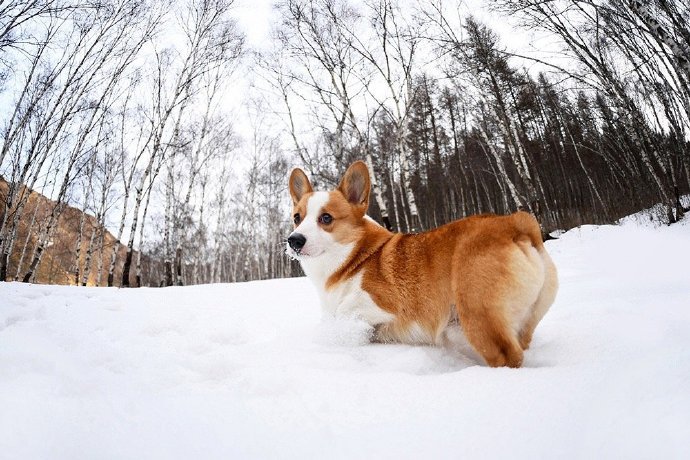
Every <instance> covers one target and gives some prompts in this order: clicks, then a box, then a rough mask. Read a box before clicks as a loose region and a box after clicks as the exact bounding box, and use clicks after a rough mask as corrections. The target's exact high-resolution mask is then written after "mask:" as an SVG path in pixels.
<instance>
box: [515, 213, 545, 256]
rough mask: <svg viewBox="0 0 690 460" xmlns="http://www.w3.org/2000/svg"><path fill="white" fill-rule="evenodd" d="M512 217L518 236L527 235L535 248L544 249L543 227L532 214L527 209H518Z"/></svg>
mask: <svg viewBox="0 0 690 460" xmlns="http://www.w3.org/2000/svg"><path fill="white" fill-rule="evenodd" d="M510 217H511V218H512V220H513V225H514V227H515V230H517V235H516V236H515V237H516V238H520V237H523V236H526V237H527V238H529V240H530V242H531V243H532V246H534V247H535V248H537V249H542V248H543V247H544V241H543V240H542V236H541V227H540V226H539V222H537V219H535V217H534V216H533V215H532V214H530V213H528V212H525V211H518V212H516V213H515V214H513V215H511V216H510Z"/></svg>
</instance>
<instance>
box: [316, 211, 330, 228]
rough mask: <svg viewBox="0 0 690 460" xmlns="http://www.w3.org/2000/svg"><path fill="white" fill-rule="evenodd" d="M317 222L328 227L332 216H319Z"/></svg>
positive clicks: (325, 214) (326, 214)
mask: <svg viewBox="0 0 690 460" xmlns="http://www.w3.org/2000/svg"><path fill="white" fill-rule="evenodd" d="M319 222H321V223H322V224H324V225H328V224H330V223H331V222H333V216H331V215H330V214H328V213H327V212H325V213H323V214H321V217H319Z"/></svg>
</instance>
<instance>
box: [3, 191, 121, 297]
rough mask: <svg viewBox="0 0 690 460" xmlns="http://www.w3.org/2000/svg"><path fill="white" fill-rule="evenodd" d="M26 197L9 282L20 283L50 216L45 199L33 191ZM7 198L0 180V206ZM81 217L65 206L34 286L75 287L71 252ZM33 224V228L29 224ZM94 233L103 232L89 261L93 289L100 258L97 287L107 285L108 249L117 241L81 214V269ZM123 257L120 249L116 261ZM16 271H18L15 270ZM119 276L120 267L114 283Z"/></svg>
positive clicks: (75, 211)
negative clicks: (101, 240) (96, 249)
mask: <svg viewBox="0 0 690 460" xmlns="http://www.w3.org/2000/svg"><path fill="white" fill-rule="evenodd" d="M28 192H29V193H30V195H29V198H28V201H27V204H26V208H25V211H24V213H23V215H22V218H21V220H20V221H19V230H18V235H19V236H18V238H17V241H18V243H17V244H16V245H15V246H14V247H13V250H12V254H11V256H10V266H9V270H8V273H9V279H10V280H14V279H19V280H21V279H22V277H23V275H24V273H25V271H26V269H27V268H28V266H29V264H30V263H31V260H30V258H31V253H32V251H33V250H34V248H35V246H36V242H37V239H38V237H39V234H40V232H41V229H42V228H43V227H42V225H43V224H44V222H45V220H46V218H47V217H48V216H49V215H50V212H51V210H52V208H53V207H54V206H55V202H54V201H52V200H50V199H49V198H47V197H45V196H44V195H41V194H40V193H37V192H35V191H28ZM6 195H7V182H5V181H4V180H3V179H2V178H0V202H4V199H5V196H6ZM2 212H3V211H2V209H0V220H1V219H2ZM81 216H82V211H81V210H79V209H77V208H74V207H71V206H66V207H65V209H64V210H63V211H62V213H60V217H59V218H58V224H57V226H56V227H55V232H54V234H53V235H52V237H51V239H50V241H51V243H50V244H49V246H48V248H47V249H46V251H45V253H44V255H43V259H42V261H41V264H40V265H39V266H38V271H37V274H36V280H35V282H36V283H38V284H69V285H73V284H75V279H74V270H75V262H76V260H75V248H76V244H77V239H78V236H79V223H80V219H81ZM32 220H34V224H33V225H31V224H32ZM94 229H95V230H96V235H98V234H99V232H100V231H102V230H104V231H105V234H104V237H103V248H102V250H101V251H100V252H98V253H97V252H96V251H94V255H93V257H92V260H91V274H90V276H89V281H88V285H89V286H95V285H96V281H97V279H98V259H99V257H104V259H103V268H102V275H101V285H102V286H103V285H106V284H107V279H108V264H109V263H110V255H111V253H112V248H113V245H114V244H115V242H116V241H117V239H116V238H115V237H114V236H113V235H112V234H111V233H110V232H109V231H108V230H107V229H101V226H100V225H99V223H98V221H97V219H96V218H95V217H94V216H92V215H90V214H88V213H87V214H85V221H84V235H85V236H84V238H83V239H82V243H81V254H80V265H81V266H82V267H83V266H84V263H85V259H86V252H87V249H88V246H89V240H90V237H91V232H92V230H94ZM25 245H26V247H27V251H26V255H25V257H24V259H23V260H22V261H21V262H22V263H21V267H19V262H20V259H21V254H22V250H23V249H24V246H25ZM125 253H126V249H125V248H122V247H121V248H120V251H119V252H118V257H119V258H120V259H119V260H123V258H124V256H125ZM18 267H19V270H17V269H18ZM121 276H122V268H121V264H118V265H117V266H116V272H115V279H119V277H121Z"/></svg>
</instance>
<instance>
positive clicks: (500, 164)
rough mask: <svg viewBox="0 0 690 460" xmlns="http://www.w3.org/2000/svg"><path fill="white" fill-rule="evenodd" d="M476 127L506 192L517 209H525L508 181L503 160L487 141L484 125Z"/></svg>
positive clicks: (478, 124) (512, 185) (513, 185)
mask: <svg viewBox="0 0 690 460" xmlns="http://www.w3.org/2000/svg"><path fill="white" fill-rule="evenodd" d="M477 126H478V127H479V131H480V133H481V135H482V138H483V139H484V142H485V143H486V146H487V148H488V149H489V153H491V156H492V157H493V159H494V161H495V163H496V167H498V170H499V171H500V174H501V176H502V177H501V178H502V179H503V181H504V182H505V183H506V185H507V186H508V190H509V191H510V197H511V198H512V199H513V203H514V204H515V206H516V207H517V208H518V209H522V208H524V207H525V203H524V200H523V199H522V197H521V196H520V194H519V193H518V191H517V188H516V187H515V184H513V181H512V180H510V177H509V176H508V172H507V171H506V169H505V165H504V164H503V160H502V159H501V156H500V155H499V154H498V152H497V151H496V148H495V147H494V146H493V144H492V143H491V141H490V140H489V136H488V134H487V132H486V129H485V128H484V125H483V124H482V123H477Z"/></svg>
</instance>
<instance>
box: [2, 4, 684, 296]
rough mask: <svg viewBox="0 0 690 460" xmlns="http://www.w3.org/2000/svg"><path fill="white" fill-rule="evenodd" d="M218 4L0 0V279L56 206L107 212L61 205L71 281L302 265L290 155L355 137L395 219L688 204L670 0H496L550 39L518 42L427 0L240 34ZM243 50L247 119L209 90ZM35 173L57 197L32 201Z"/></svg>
mask: <svg viewBox="0 0 690 460" xmlns="http://www.w3.org/2000/svg"><path fill="white" fill-rule="evenodd" d="M232 3H233V2H232V1H224V0H223V1H221V0H188V1H186V2H183V3H179V4H178V5H177V8H175V11H170V9H169V8H167V7H166V6H165V5H164V4H163V3H162V2H158V1H153V0H151V1H149V2H143V3H142V2H138V1H137V2H133V1H127V0H113V1H111V2H101V3H98V4H93V3H86V2H84V3H83V4H80V3H78V2H76V3H75V2H69V3H68V2H63V1H60V0H54V1H44V2H35V1H25V2H21V1H20V2H14V3H12V4H9V6H2V5H0V33H1V34H3V35H0V63H1V65H3V68H2V71H1V72H0V76H1V78H2V79H3V80H2V83H3V85H2V87H1V88H0V91H2V92H1V93H0V96H2V97H3V100H8V101H11V103H10V104H9V105H5V106H4V107H9V109H7V108H4V109H3V113H2V122H3V126H2V138H0V141H1V142H2V151H1V152H2V153H1V155H2V157H1V158H0V174H1V175H2V176H3V177H4V178H5V179H6V180H7V182H8V184H9V187H8V191H7V192H6V193H5V194H4V195H2V196H0V198H2V201H3V203H4V208H3V209H0V218H2V221H1V223H2V226H1V227H0V279H9V276H8V273H10V272H11V273H12V274H15V273H17V274H18V273H23V276H22V277H21V278H23V279H24V280H26V281H30V280H32V279H35V276H36V275H35V273H36V268H37V266H38V265H40V263H41V260H42V254H43V253H44V252H45V251H46V250H48V251H49V250H50V247H51V243H52V242H53V241H54V239H55V238H60V232H59V231H58V230H59V227H60V224H59V222H60V219H59V216H60V214H61V212H62V211H63V210H64V208H65V205H66V204H71V205H73V206H75V207H78V208H81V209H84V210H86V211H87V212H89V213H90V214H92V215H93V216H94V218H95V220H96V221H97V222H99V223H100V224H101V225H100V227H99V226H94V225H84V223H83V221H84V220H86V221H87V222H90V220H89V219H85V218H82V222H81V223H80V225H76V226H73V227H75V228H79V229H80V230H79V232H78V236H77V237H76V238H75V242H74V245H73V246H74V250H73V251H72V252H71V253H70V254H69V256H68V257H67V258H68V259H71V260H70V261H68V262H65V264H67V265H69V267H70V269H69V270H70V271H71V272H74V280H75V282H77V283H80V284H87V283H88V282H89V281H88V280H89V279H92V278H93V279H102V284H106V283H107V284H108V285H123V286H128V285H173V284H192V283H208V282H232V281H243V280H252V279H262V278H274V277H283V276H294V275H297V274H299V270H298V268H297V266H296V264H295V263H294V262H292V261H290V260H289V259H287V258H286V257H285V255H284V241H285V238H286V236H287V234H288V233H289V231H290V228H291V227H290V221H289V199H288V198H287V195H286V177H287V175H288V174H289V171H290V169H291V168H292V167H294V166H300V167H302V168H303V169H305V170H306V171H307V172H308V173H309V174H310V176H311V177H312V179H313V180H314V182H315V183H316V184H317V186H319V187H332V186H334V185H335V184H336V183H337V181H338V179H339V177H340V175H341V174H342V172H343V171H344V170H345V168H346V167H347V166H348V164H349V163H350V162H351V161H353V160H354V159H364V160H365V161H366V162H367V164H368V166H369V168H370V171H371V173H372V174H371V175H372V179H373V183H372V186H373V198H374V199H373V200H372V205H371V209H370V214H371V215H372V216H373V217H374V218H375V219H377V220H378V221H379V222H381V223H382V224H383V225H385V226H387V227H389V228H391V229H393V230H397V231H412V232H415V231H423V230H425V229H428V228H432V227H436V226H438V225H442V224H443V223H446V222H448V221H450V220H453V219H456V218H460V217H463V216H466V215H470V214H476V213H484V212H496V213H507V212H512V211H515V210H517V209H525V210H528V211H530V212H532V213H534V214H535V215H536V216H537V217H538V219H539V220H540V222H541V224H542V228H543V230H544V232H545V233H548V232H550V231H553V230H556V229H568V228H571V227H573V226H577V225H580V224H583V223H609V222H614V221H615V220H616V219H617V218H619V217H622V216H624V215H627V214H630V213H632V212H635V211H638V210H640V209H643V208H647V207H650V206H652V205H654V204H656V203H661V208H660V209H663V212H662V213H661V214H660V215H659V216H657V217H658V219H659V220H661V221H662V222H664V223H673V222H675V221H677V220H678V219H680V218H681V217H682V216H683V214H684V212H687V211H688V209H687V208H684V207H683V202H682V200H681V196H682V195H683V194H686V193H688V192H689V191H690V190H689V188H688V184H689V181H690V143H689V140H690V136H689V133H690V26H689V25H688V24H690V6H688V5H687V4H685V3H683V2H669V1H660V0H655V1H652V2H639V1H630V0H605V1H598V2H591V1H588V2H581V1H572V0H562V1H561V0H558V1H550V2H528V1H507V0H500V1H496V2H491V5H492V7H493V8H494V11H493V14H495V15H496V16H500V15H510V16H511V17H512V18H514V19H518V20H519V21H520V24H521V25H520V27H523V28H525V29H529V30H536V31H539V33H541V34H543V35H544V36H545V37H548V38H549V40H551V42H552V44H553V46H556V47H557V48H558V49H559V59H550V58H547V57H545V54H544V53H530V52H527V51H525V52H521V53H519V54H520V55H517V54H516V52H515V51H514V50H508V49H507V48H506V46H505V44H504V43H501V39H500V38H499V36H498V35H497V34H496V33H494V32H493V31H492V30H491V29H490V28H488V27H487V26H486V25H485V24H482V23H481V22H480V21H479V20H477V19H475V18H473V17H472V16H471V15H469V14H458V12H459V11H464V10H462V9H460V10H458V7H459V6H460V4H459V3H455V2H447V1H441V0H420V1H418V2H402V1H400V2H398V1H394V0H365V1H362V2H359V1H358V2H354V1H347V0H279V1H277V2H276V5H275V9H274V13H275V15H276V16H275V24H274V29H273V34H272V36H271V40H270V42H269V43H267V44H266V46H264V47H262V48H261V49H258V50H250V49H247V47H246V46H245V44H244V38H243V35H242V33H241V32H240V31H239V30H238V28H237V26H236V24H235V22H234V21H233V19H232V14H233V12H232V8H231V6H232ZM504 17H505V16H504ZM134 24H136V25H137V27H132V25H134ZM2 31H4V32H2ZM171 37H174V38H173V39H171ZM238 68H241V69H242V73H243V75H244V76H247V75H251V76H252V78H253V84H252V86H251V89H250V90H249V91H248V95H247V96H246V97H245V100H244V102H243V105H242V107H241V109H240V112H241V115H240V117H241V119H242V122H241V123H240V124H241V130H242V132H241V133H239V132H237V127H236V125H237V123H236V120H237V118H238V117H237V114H235V116H234V117H233V116H231V115H230V113H229V112H228V111H227V110H226V107H227V105H228V94H232V93H236V92H237V89H236V88H237V83H236V82H237V74H238V73H239V72H235V73H234V74H233V72H234V71H236V69H238ZM535 69H536V70H535ZM233 75H234V76H233ZM232 120H235V122H233V121H232ZM29 189H33V190H36V191H39V192H41V193H43V194H44V195H46V196H49V197H50V198H51V199H52V200H53V202H52V203H54V205H53V207H52V209H51V212H49V213H46V212H41V213H39V214H38V216H39V217H38V218H36V215H34V216H32V215H30V214H31V212H28V211H27V209H30V207H27V206H26V201H27V200H28V195H27V193H26V190H29ZM2 193H3V192H2V189H0V195H1V194H2ZM32 219H33V220H32ZM38 221H40V222H38ZM22 223H23V225H28V224H27V223H30V226H31V227H32V228H35V229H36V231H35V233H36V235H35V237H34V238H29V237H24V235H23V234H22V236H21V238H20V237H19V233H20V232H19V229H20V227H21V224H22ZM106 226H107V227H109V228H110V229H112V230H113V233H114V234H115V237H116V241H117V242H116V243H114V244H112V243H111V246H112V247H111V246H108V247H105V244H106V243H104V238H103V228H104V227H106ZM120 242H122V243H120ZM120 245H123V246H124V247H125V249H126V250H125V251H123V250H122V249H121V248H120ZM137 249H141V250H140V251H137ZM20 254H22V256H21V257H20V256H19V255H20ZM27 254H29V255H27ZM103 254H105V256H104V255H103ZM96 255H98V256H97V257H96ZM104 258H105V259H104ZM96 259H99V260H98V261H97V260H96ZM20 260H21V261H20ZM99 264H100V265H99ZM11 265H12V267H11V270H9V268H10V266H11ZM3 267H4V268H3ZM100 267H102V268H100ZM94 270H96V271H97V272H98V277H95V276H93V275H92V274H91V272H92V271H94ZM38 281H41V280H38Z"/></svg>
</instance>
